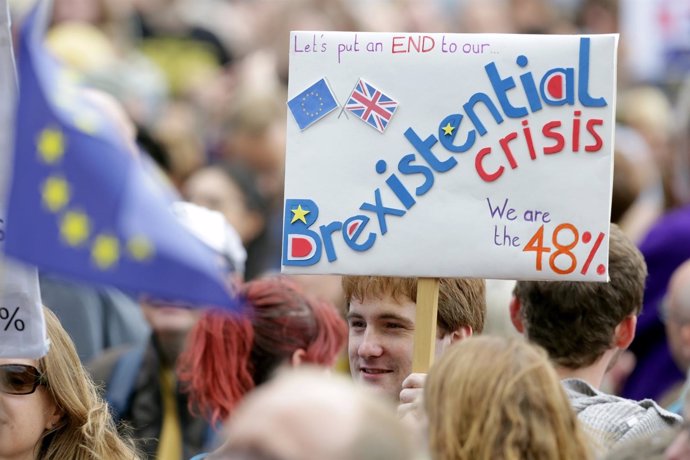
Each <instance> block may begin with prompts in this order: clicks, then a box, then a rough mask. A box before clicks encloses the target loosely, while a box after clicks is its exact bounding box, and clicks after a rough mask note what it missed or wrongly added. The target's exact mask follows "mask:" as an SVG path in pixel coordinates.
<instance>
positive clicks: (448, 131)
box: [441, 122, 455, 136]
mask: <svg viewBox="0 0 690 460" xmlns="http://www.w3.org/2000/svg"><path fill="white" fill-rule="evenodd" d="M441 129H443V135H444V136H450V135H451V134H453V130H454V129H455V126H451V124H450V122H448V124H447V125H446V126H444V127H443V128H441Z"/></svg>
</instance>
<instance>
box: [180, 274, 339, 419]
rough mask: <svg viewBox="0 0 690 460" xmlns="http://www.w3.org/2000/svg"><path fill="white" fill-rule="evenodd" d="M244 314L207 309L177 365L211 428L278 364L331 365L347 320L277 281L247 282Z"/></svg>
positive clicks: (243, 291) (193, 401) (195, 406)
mask: <svg viewBox="0 0 690 460" xmlns="http://www.w3.org/2000/svg"><path fill="white" fill-rule="evenodd" d="M241 295H242V296H243V297H244V298H245V299H246V301H245V311H244V312H243V313H240V314H231V313H228V312H225V311H218V310H209V311H207V312H205V313H204V314H203V316H202V318H201V320H200V321H199V322H198V323H197V324H196V325H195V326H194V328H193V329H192V331H191V333H190V336H189V340H188V344H187V347H186V349H185V351H184V353H183V354H182V356H181V357H180V360H179V363H178V370H179V377H180V380H181V381H182V382H183V384H184V385H185V388H186V391H188V392H189V397H190V404H191V405H192V408H193V409H194V410H199V411H200V412H201V414H203V415H204V416H206V417H207V418H209V419H210V420H211V421H212V422H213V423H215V422H217V421H219V420H222V419H225V418H227V416H228V415H229V414H230V412H231V411H232V409H233V408H234V406H235V405H236V404H237V402H239V400H240V399H241V398H242V396H243V395H244V394H245V393H247V392H248V391H250V390H251V389H252V388H254V387H255V386H257V385H260V384H262V383H264V382H265V381H266V380H268V379H269V378H270V377H271V376H272V374H273V373H274V371H275V370H276V369H277V368H278V367H280V366H281V365H283V364H287V365H292V366H297V365H300V364H303V363H310V364H318V365H323V366H331V365H333V364H334V362H335V359H336V358H337V355H338V353H339V351H340V349H341V348H342V346H343V345H344V344H345V340H346V336H347V330H346V325H345V321H344V320H343V319H342V318H341V317H340V315H339V314H338V311H337V310H336V308H335V307H334V306H333V305H332V304H330V303H327V302H324V301H316V300H313V299H310V298H308V297H306V296H305V295H304V294H303V293H302V292H301V291H300V290H299V289H298V288H297V286H296V285H295V284H293V283H290V282H289V281H287V280H285V279H283V278H267V279H260V280H256V281H250V282H248V283H246V284H245V285H244V286H243V287H242V289H241Z"/></svg>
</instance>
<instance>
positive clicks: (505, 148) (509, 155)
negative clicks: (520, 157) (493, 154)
mask: <svg viewBox="0 0 690 460" xmlns="http://www.w3.org/2000/svg"><path fill="white" fill-rule="evenodd" d="M515 138H517V133H510V134H508V135H507V136H506V137H504V138H503V139H501V140H500V141H499V143H500V144H501V148H502V149H503V153H505V154H506V158H508V163H510V167H511V168H512V169H515V168H517V166H518V165H517V162H516V161H515V157H513V152H511V151H510V147H509V146H508V144H510V141H512V140H514V139H515Z"/></svg>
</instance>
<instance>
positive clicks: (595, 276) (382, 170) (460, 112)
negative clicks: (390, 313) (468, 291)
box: [282, 32, 618, 281]
mask: <svg viewBox="0 0 690 460" xmlns="http://www.w3.org/2000/svg"><path fill="white" fill-rule="evenodd" d="M617 42H618V37H617V36H616V35H598V36H574V35H573V36H531V35H500V34H486V35H463V34H406V33H397V34H396V33H362V32H360V33H355V32H293V33H292V34H291V38H290V51H289V52H290V73H289V88H288V120H287V147H286V148H287V151H286V179H285V206H284V228H283V254H282V269H283V272H286V273H305V274H308V273H313V274H316V273H335V274H369V275H390V276H424V277H449V276H466V277H488V278H508V279H556V280H580V281H583V280H591V281H606V280H607V276H608V275H607V263H608V228H609V213H610V203H611V176H612V151H613V130H614V112H615V81H616V61H615V59H616V48H617Z"/></svg>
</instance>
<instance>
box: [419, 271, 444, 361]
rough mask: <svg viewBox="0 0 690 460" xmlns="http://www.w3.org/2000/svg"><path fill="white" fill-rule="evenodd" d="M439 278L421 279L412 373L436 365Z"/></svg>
mask: <svg viewBox="0 0 690 460" xmlns="http://www.w3.org/2000/svg"><path fill="white" fill-rule="evenodd" d="M439 285H440V279H439V278H419V280H418V281H417V309H416V313H415V328H414V348H413V352H412V372H423V373H426V372H428V371H429V368H430V367H431V365H432V364H433V363H434V353H435V345H436V321H437V320H436V317H437V314H438V290H439Z"/></svg>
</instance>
